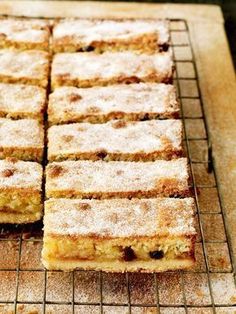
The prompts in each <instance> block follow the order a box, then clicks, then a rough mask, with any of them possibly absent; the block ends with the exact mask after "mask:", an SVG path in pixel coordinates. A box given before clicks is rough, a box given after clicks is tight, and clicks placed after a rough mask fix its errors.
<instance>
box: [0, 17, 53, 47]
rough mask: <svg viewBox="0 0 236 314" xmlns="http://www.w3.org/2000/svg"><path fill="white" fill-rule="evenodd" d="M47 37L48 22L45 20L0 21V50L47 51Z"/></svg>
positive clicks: (10, 19) (8, 19) (48, 30)
mask: <svg viewBox="0 0 236 314" xmlns="http://www.w3.org/2000/svg"><path fill="white" fill-rule="evenodd" d="M49 37H50V28H49V22H48V21H46V20H39V19H22V18H1V19H0V48H16V49H20V50H31V49H36V50H48V49H49Z"/></svg>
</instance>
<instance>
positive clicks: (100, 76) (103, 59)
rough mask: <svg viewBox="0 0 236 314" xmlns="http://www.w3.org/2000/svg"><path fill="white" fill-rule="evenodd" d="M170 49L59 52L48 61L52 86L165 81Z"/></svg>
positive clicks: (168, 73)
mask: <svg viewBox="0 0 236 314" xmlns="http://www.w3.org/2000/svg"><path fill="white" fill-rule="evenodd" d="M0 61H1V59H0ZM172 71H173V61H172V55H171V53H170V52H163V53H159V54H153V55H147V54H137V53H134V52H129V51H126V52H105V53H103V54H96V53H90V52H77V53H73V54H71V53H59V54H56V55H55V56H54V58H53V62H52V75H51V76H52V87H53V88H55V87H58V86H63V85H74V86H78V87H90V86H94V85H109V84H115V83H122V82H123V83H128V82H129V83H131V82H132V83H137V82H159V83H160V82H168V81H170V79H171V78H172Z"/></svg>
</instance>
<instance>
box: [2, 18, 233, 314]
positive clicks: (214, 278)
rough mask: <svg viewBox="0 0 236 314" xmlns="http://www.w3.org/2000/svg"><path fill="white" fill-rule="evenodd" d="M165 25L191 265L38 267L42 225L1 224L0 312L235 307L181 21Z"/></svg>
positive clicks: (228, 258) (198, 92)
mask: <svg viewBox="0 0 236 314" xmlns="http://www.w3.org/2000/svg"><path fill="white" fill-rule="evenodd" d="M170 25H171V49H172V50H173V55H174V61H175V65H176V72H175V78H174V84H175V85H176V88H177V92H178V96H179V100H180V104H181V112H182V113H181V118H182V120H183V123H184V143H185V148H186V155H187V156H188V158H189V165H190V172H191V182H192V191H193V194H194V197H195V200H196V205H197V206H196V208H197V212H196V226H197V229H198V237H197V243H196V265H195V266H194V268H193V269H191V270H189V271H180V272H167V273H163V274H107V273H103V272H93V271H80V270H78V271H74V272H66V273H63V272H60V271H46V270H45V269H44V268H43V266H42V264H41V262H40V254H41V249H42V224H41V223H37V224H33V225H29V226H6V225H2V226H0V313H9V312H10V311H12V313H58V314H60V313H61V314H62V313H66V314H67V313H68V314H69V313H76V314H79V313H81V314H82V313H83V314H87V313H88V314H89V313H104V314H105V313H109V314H110V313H111V314H112V313H114V314H123V313H135V314H136V313H137V314H142V313H164V314H166V313H170V314H172V313H173V314H175V313H178V314H179V313H180V314H182V313H192V314H194V313H206V314H208V313H235V311H236V307H234V305H235V304H236V287H235V270H234V267H233V263H232V256H233V255H232V251H231V246H230V243H229V235H228V231H227V224H226V222H225V215H224V212H223V211H222V206H221V199H220V195H219V190H218V184H217V182H218V180H217V177H216V173H215V169H214V165H213V162H212V149H211V143H210V141H209V138H208V129H207V124H206V118H205V113H204V106H203V102H202V97H201V90H200V88H199V80H198V73H197V68H196V60H195V57H194V51H193V49H192V45H191V38H190V35H189V31H188V23H187V22H186V21H185V20H170ZM8 311H9V312H8ZM10 313H11V312H10Z"/></svg>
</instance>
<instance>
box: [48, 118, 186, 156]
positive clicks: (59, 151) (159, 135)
mask: <svg viewBox="0 0 236 314" xmlns="http://www.w3.org/2000/svg"><path fill="white" fill-rule="evenodd" d="M182 129H183V126H182V121H180V120H173V119H170V120H149V121H129V122H126V121H124V120H115V121H109V122H107V123H103V124H92V123H73V124H65V125H54V126H51V127H50V128H49V130H48V160H49V161H61V160H66V159H71V160H78V159H84V160H86V159H89V160H99V159H104V160H107V161H109V160H124V161H153V160H156V159H166V160H169V159H172V158H177V157H180V156H182V153H183V145H182Z"/></svg>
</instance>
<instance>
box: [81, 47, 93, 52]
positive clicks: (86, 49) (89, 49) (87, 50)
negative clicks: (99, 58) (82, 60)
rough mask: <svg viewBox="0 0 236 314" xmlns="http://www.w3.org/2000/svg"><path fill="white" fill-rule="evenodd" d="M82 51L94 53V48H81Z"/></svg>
mask: <svg viewBox="0 0 236 314" xmlns="http://www.w3.org/2000/svg"><path fill="white" fill-rule="evenodd" d="M83 51H86V52H89V51H94V47H93V46H86V47H84V48H83Z"/></svg>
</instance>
